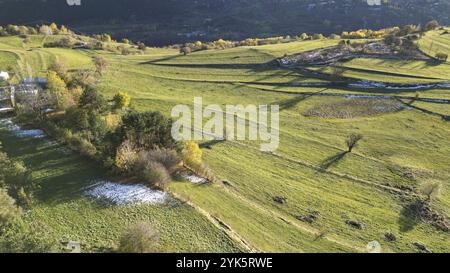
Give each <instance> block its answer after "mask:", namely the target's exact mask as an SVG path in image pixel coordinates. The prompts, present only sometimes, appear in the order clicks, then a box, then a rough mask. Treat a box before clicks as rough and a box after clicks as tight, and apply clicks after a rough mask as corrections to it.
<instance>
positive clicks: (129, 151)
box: [115, 140, 139, 173]
mask: <svg viewBox="0 0 450 273" xmlns="http://www.w3.org/2000/svg"><path fill="white" fill-rule="evenodd" d="M138 158H139V157H138V153H137V152H136V150H135V148H134V145H133V143H132V142H131V141H129V140H126V141H124V142H123V143H122V144H121V145H120V147H119V148H118V149H117V153H116V158H115V165H116V167H117V168H118V169H119V170H120V171H122V172H126V173H128V172H131V171H132V170H133V169H134V168H135V167H136V164H137V161H138Z"/></svg>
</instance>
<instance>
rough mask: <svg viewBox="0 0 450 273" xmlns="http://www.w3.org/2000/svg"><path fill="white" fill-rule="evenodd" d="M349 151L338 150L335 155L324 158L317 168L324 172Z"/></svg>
mask: <svg viewBox="0 0 450 273" xmlns="http://www.w3.org/2000/svg"><path fill="white" fill-rule="evenodd" d="M348 153H349V152H348V151H345V152H340V153H338V154H336V155H333V156H331V157H329V158H327V159H325V160H324V161H323V162H322V163H321V164H320V165H319V169H320V171H321V172H324V171H326V170H328V169H329V168H331V167H332V166H335V165H337V164H338V163H339V162H340V161H341V160H342V159H343V158H344V157H345V156H346V155H347V154H348Z"/></svg>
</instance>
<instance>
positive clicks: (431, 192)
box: [420, 181, 441, 202]
mask: <svg viewBox="0 0 450 273" xmlns="http://www.w3.org/2000/svg"><path fill="white" fill-rule="evenodd" d="M440 191H441V183H439V182H437V181H428V182H426V183H424V184H423V185H422V187H421V188H420V193H421V194H423V195H425V196H426V197H427V200H426V201H427V202H430V201H431V199H432V198H433V197H436V196H437V195H438V194H439V192H440Z"/></svg>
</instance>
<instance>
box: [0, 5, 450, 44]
mask: <svg viewBox="0 0 450 273" xmlns="http://www.w3.org/2000/svg"><path fill="white" fill-rule="evenodd" d="M80 1H81V6H69V5H68V4H67V0H0V24H2V25H5V24H9V23H15V24H36V23H40V22H49V21H55V22H57V23H61V24H67V25H69V26H70V27H71V28H73V29H77V30H79V31H81V32H86V33H89V34H90V33H99V32H108V33H112V34H113V35H114V36H115V37H116V38H122V37H125V36H126V37H129V38H131V39H133V40H142V41H145V42H147V43H149V44H155V45H163V44H171V43H179V42H187V41H195V40H212V39H218V38H226V39H236V40H237V39H243V38H247V37H266V36H278V35H283V36H284V35H298V34H301V33H302V32H309V33H313V32H314V33H315V32H321V33H324V34H331V33H340V32H342V31H344V30H353V29H357V28H366V27H367V28H383V27H387V26H392V25H404V24H410V23H423V22H425V21H428V20H430V19H437V20H439V21H440V22H441V23H443V24H450V18H449V14H450V1H448V0H379V1H380V2H381V5H369V2H370V3H375V4H376V3H377V2H378V1H377V0H113V1H112V0H80Z"/></svg>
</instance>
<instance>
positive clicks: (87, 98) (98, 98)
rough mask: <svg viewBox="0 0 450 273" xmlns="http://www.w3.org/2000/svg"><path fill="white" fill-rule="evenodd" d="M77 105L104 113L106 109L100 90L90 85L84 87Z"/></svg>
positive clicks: (105, 102) (106, 105)
mask: <svg viewBox="0 0 450 273" xmlns="http://www.w3.org/2000/svg"><path fill="white" fill-rule="evenodd" d="M79 106H80V107H81V108H83V109H86V110H88V111H90V112H98V113H104V112H105V111H107V109H108V103H107V101H106V99H105V98H104V97H103V95H102V94H100V92H98V91H97V89H95V88H94V87H92V86H88V87H86V89H85V90H84V92H83V94H82V95H81V97H80V102H79Z"/></svg>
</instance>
